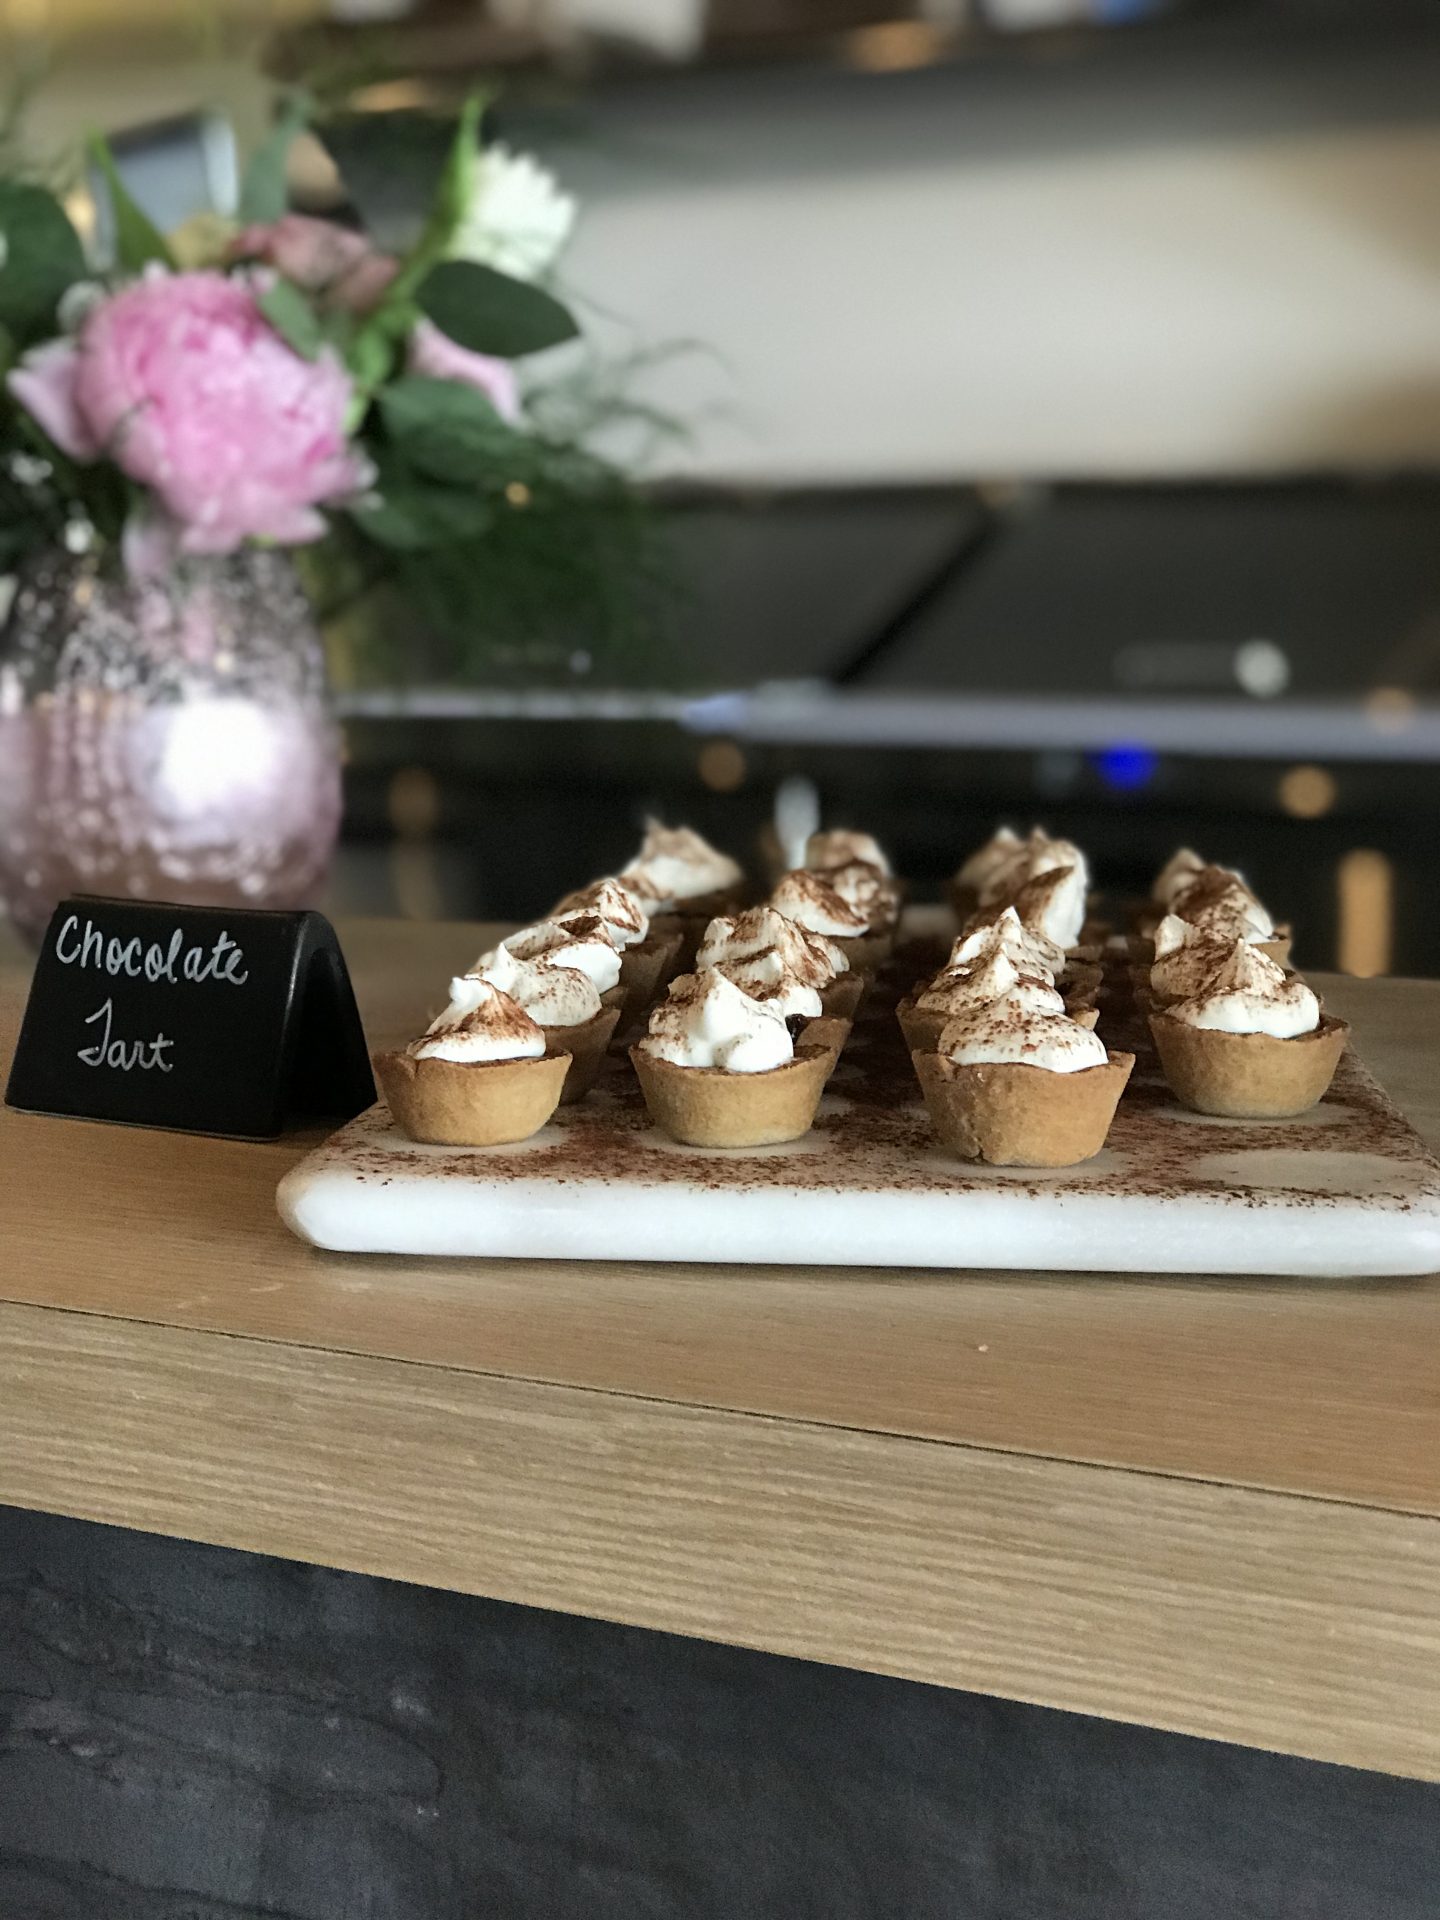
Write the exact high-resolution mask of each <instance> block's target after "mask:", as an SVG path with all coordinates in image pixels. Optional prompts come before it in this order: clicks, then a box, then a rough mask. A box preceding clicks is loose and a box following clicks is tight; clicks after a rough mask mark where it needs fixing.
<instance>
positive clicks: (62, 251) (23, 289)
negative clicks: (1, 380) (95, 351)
mask: <svg viewBox="0 0 1440 1920" xmlns="http://www.w3.org/2000/svg"><path fill="white" fill-rule="evenodd" d="M84 278H85V254H84V252H83V250H82V248H81V246H80V240H79V236H78V235H77V234H76V232H75V229H74V228H73V227H72V226H71V224H70V222H69V220H68V219H67V218H66V217H65V209H64V208H63V207H62V206H61V205H60V202H59V201H58V200H57V199H56V198H55V196H54V194H52V193H47V192H46V191H45V189H44V188H43V187H35V186H28V185H26V184H25V182H23V181H20V180H0V326H4V327H5V328H6V329H7V331H8V332H10V333H12V334H13V335H14V336H15V338H16V339H17V340H19V341H21V342H25V341H28V340H31V339H33V338H34V337H35V336H36V335H43V334H46V333H49V332H51V331H52V330H53V329H54V325H55V309H56V307H57V306H58V304H59V301H60V296H61V294H62V293H64V292H65V290H66V288H67V287H71V286H73V285H74V284H75V282H76V281H77V280H83V279H84Z"/></svg>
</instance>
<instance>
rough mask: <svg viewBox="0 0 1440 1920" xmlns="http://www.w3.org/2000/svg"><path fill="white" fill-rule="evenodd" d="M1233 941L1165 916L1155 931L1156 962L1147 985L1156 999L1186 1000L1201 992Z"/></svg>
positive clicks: (1176, 916)
mask: <svg viewBox="0 0 1440 1920" xmlns="http://www.w3.org/2000/svg"><path fill="white" fill-rule="evenodd" d="M1234 944H1235V943H1234V941H1233V940H1225V939H1222V938H1219V937H1217V936H1216V935H1215V934H1213V933H1206V932H1205V931H1204V930H1203V929H1202V928H1200V927H1192V926H1191V925H1190V923H1189V921H1188V920H1182V919H1181V918H1180V916H1179V915H1178V914H1176V913H1167V914H1166V916H1165V918H1164V919H1163V920H1162V921H1161V922H1160V924H1159V925H1158V926H1157V927H1156V929H1155V960H1154V964H1153V965H1152V966H1151V968H1150V986H1151V989H1152V991H1153V992H1154V994H1155V996H1156V998H1157V999H1159V1000H1189V999H1191V998H1193V996H1194V995H1195V994H1197V993H1199V992H1200V990H1201V989H1202V988H1203V987H1204V985H1205V982H1206V981H1207V980H1208V979H1209V978H1210V976H1211V974H1213V973H1214V972H1215V970H1216V968H1217V967H1218V966H1220V965H1221V963H1222V962H1223V961H1225V960H1227V959H1228V958H1229V956H1230V949H1231V948H1232V947H1233V946H1234Z"/></svg>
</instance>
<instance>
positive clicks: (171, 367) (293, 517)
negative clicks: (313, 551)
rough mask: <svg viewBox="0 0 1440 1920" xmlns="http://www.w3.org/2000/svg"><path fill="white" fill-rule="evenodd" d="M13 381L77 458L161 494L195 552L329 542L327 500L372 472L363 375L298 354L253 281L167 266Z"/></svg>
mask: <svg viewBox="0 0 1440 1920" xmlns="http://www.w3.org/2000/svg"><path fill="white" fill-rule="evenodd" d="M10 386H11V390H12V392H13V393H14V394H15V397H16V398H17V399H18V400H19V401H20V403H21V404H22V405H23V406H25V407H26V408H28V409H29V411H30V412H31V413H33V414H34V416H35V418H36V419H37V420H38V421H39V423H40V424H41V426H42V427H44V429H45V431H46V432H47V433H49V434H50V435H51V437H52V438H53V439H54V441H55V443H56V445H57V446H59V447H60V448H61V449H62V451H64V452H66V453H68V454H70V455H71V456H72V457H73V458H75V459H77V460H91V459H95V458H98V457H99V456H100V455H101V453H102V452H103V453H104V454H105V455H107V456H108V457H109V458H111V459H113V460H114V461H115V462H116V464H117V465H118V466H119V467H120V468H121V470H122V471H123V472H124V473H127V474H128V475H129V476H130V478H131V479H133V480H137V481H139V482H140V483H141V484H142V485H144V486H146V487H149V488H150V489H151V490H152V492H153V494H154V496H155V499H156V501H157V503H158V505H159V507H160V508H161V509H162V510H163V512H164V513H165V514H167V515H168V516H169V517H170V519H171V520H172V521H173V522H174V523H175V533H176V544H177V546H178V547H179V549H180V551H181V552H185V553H229V552H231V551H232V550H233V549H234V548H235V547H237V546H239V545H240V543H241V541H243V540H246V539H252V538H253V539H269V540H276V541H282V542H285V543H286V544H290V545H298V544H300V543H302V542H305V541H309V540H316V539H318V538H319V537H320V535H321V534H322V533H323V532H324V531H325V522H324V520H323V519H322V517H321V515H320V514H319V512H318V511H317V508H318V507H319V506H321V505H323V504H324V503H325V502H327V501H331V500H339V499H343V498H345V497H347V496H349V495H352V494H355V493H358V492H359V491H360V490H361V489H362V488H363V487H365V486H366V485H368V483H369V480H370V470H369V467H368V465H367V463H366V462H365V461H364V459H363V458H362V457H361V456H360V455H358V454H357V453H356V452H354V451H353V450H352V448H351V447H350V445H349V444H348V442H347V440H346V435H345V419H346V411H347V408H348V407H349V404H350V398H351V386H350V378H349V375H348V374H347V373H346V372H345V371H344V369H343V368H342V367H341V366H340V364H339V362H338V361H337V360H335V359H334V358H333V357H332V356H330V355H328V354H327V355H322V356H321V358H320V359H318V360H313V361H311V360H304V359H302V358H301V357H300V355H299V354H297V353H295V352H294V351H292V349H291V348H290V347H288V346H287V345H286V344H285V342H284V341H283V340H282V339H281V338H280V336H279V334H277V333H276V332H275V331H274V329H273V328H272V327H271V326H270V325H269V323H268V322H267V321H266V319H265V317H264V315H263V314H262V313H261V311H260V309H259V306H258V305H257V303H256V297H255V291H254V289H253V287H251V286H250V285H249V284H248V283H247V282H246V281H245V280H243V279H227V278H226V277H225V276H224V275H223V274H219V273H180V274H169V273H166V272H164V271H163V269H152V270H151V271H150V272H149V273H147V274H146V276H145V278H144V279H143V280H139V281H136V282H135V283H134V284H133V285H131V286H129V287H126V288H124V289H123V290H122V291H121V292H119V293H117V294H114V295H112V296H111V297H110V298H109V299H108V300H104V301H102V302H100V304H99V305H97V306H96V307H94V308H93V309H92V310H91V312H90V313H89V314H88V315H87V317H86V319H85V322H84V324H83V326H82V327H81V329H80V333H79V335H78V336H77V338H76V339H75V340H74V341H59V342H56V343H54V344H53V345H50V346H46V347H44V348H42V349H41V350H40V351H39V352H38V353H35V354H32V355H31V356H30V357H29V358H28V360H27V361H26V363H25V364H24V365H23V366H22V367H20V368H18V369H17V370H16V371H15V372H14V373H12V374H11V376H10Z"/></svg>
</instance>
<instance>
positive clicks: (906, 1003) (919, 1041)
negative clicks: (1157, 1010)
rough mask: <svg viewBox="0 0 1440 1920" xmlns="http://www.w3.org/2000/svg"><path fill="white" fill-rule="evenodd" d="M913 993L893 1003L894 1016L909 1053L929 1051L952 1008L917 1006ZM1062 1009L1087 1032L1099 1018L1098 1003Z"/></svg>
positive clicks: (935, 1045) (933, 1045) (952, 1010)
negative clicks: (1095, 1005) (894, 1004)
mask: <svg viewBox="0 0 1440 1920" xmlns="http://www.w3.org/2000/svg"><path fill="white" fill-rule="evenodd" d="M923 991H924V989H923V988H921V989H919V992H923ZM916 997H917V995H916V994H907V995H906V997H905V998H904V999H903V1000H902V1001H901V1002H900V1004H899V1005H898V1006H897V1007H896V1009H895V1018H896V1019H897V1020H898V1021H899V1022H900V1031H901V1033H903V1034H904V1036H905V1045H906V1046H907V1047H908V1048H909V1050H910V1052H911V1053H933V1052H934V1051H935V1049H936V1047H938V1046H939V1044H940V1035H941V1033H942V1031H943V1030H944V1028H945V1027H947V1026H948V1025H949V1023H950V1022H951V1021H952V1020H953V1019H954V1018H955V1012H954V1009H953V1008H948V1009H947V1008H943V1007H942V1008H936V1007H917V1006H916V1004H915V1000H916ZM1065 1011H1066V1013H1067V1014H1068V1015H1069V1017H1070V1019H1072V1020H1073V1021H1074V1022H1075V1025H1076V1026H1077V1027H1085V1028H1086V1029H1087V1030H1088V1031H1090V1032H1091V1033H1093V1032H1094V1031H1095V1024H1096V1022H1097V1021H1098V1020H1099V1018H1100V1010H1099V1008H1098V1007H1093V1006H1091V1007H1077V1008H1075V1009H1074V1010H1073V1011H1072V1010H1071V1008H1070V1007H1069V1005H1068V1004H1067V1006H1066V1008H1065Z"/></svg>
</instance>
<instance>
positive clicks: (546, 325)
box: [415, 260, 580, 360]
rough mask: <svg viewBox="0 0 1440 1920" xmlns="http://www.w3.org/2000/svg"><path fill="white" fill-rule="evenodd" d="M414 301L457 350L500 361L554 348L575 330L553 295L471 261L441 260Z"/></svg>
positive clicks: (572, 335) (419, 288)
mask: <svg viewBox="0 0 1440 1920" xmlns="http://www.w3.org/2000/svg"><path fill="white" fill-rule="evenodd" d="M415 298H416V301H417V302H418V304H419V306H420V309H421V311H422V312H423V313H424V314H426V315H427V316H428V317H429V318H430V319H431V320H433V321H434V322H435V325H436V326H437V327H439V329H440V331H441V332H442V333H444V334H448V335H449V337H450V338H451V339H452V340H453V341H454V342H455V344H456V345H457V346H461V347H468V348H469V349H470V351H471V352H472V353H490V354H494V355H495V356H496V357H497V358H498V359H501V360H518V359H519V358H520V357H521V356H522V355H523V354H527V353H540V352H542V351H543V350H544V349H545V348H546V347H558V346H559V345H561V343H562V342H563V341H566V340H573V339H574V338H575V336H576V335H577V334H578V332H579V331H580V329H579V328H578V327H577V326H576V324H575V321H574V318H573V316H572V315H571V313H570V312H569V310H568V308H566V307H563V306H562V305H561V304H560V302H559V301H558V300H557V299H556V298H555V296H554V294H551V293H546V291H545V289H544V288H543V287H536V286H532V285H531V284H530V283H529V282H528V281H526V280H512V279H511V278H510V276H509V275H508V274H504V273H497V272H496V270H495V269H494V267H483V266H481V265H480V264H479V262H478V261H475V260H443V261H441V263H440V265H439V266H437V267H432V268H431V269H430V271H429V273H427V274H426V276H425V278H424V279H423V280H422V281H421V282H420V285H419V287H418V288H417V289H416V293H415Z"/></svg>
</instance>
